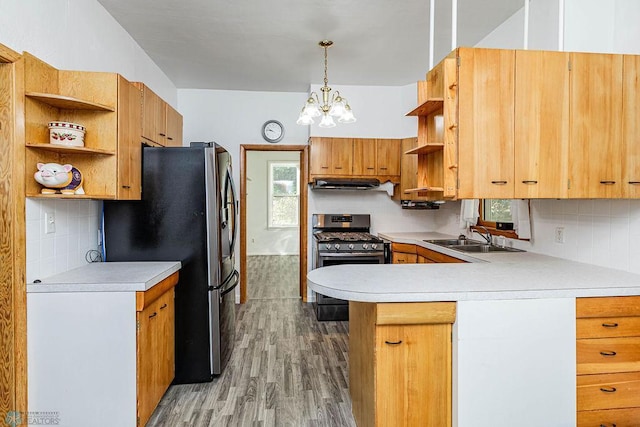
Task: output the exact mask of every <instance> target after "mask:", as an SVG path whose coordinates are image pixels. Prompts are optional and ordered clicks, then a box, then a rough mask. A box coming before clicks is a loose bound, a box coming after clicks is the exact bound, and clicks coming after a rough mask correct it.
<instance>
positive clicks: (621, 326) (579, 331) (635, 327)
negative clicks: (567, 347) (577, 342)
mask: <svg viewBox="0 0 640 427" xmlns="http://www.w3.org/2000/svg"><path fill="white" fill-rule="evenodd" d="M619 337H640V317H594V318H589V319H578V320H577V321H576V338H578V339H580V338H619Z"/></svg>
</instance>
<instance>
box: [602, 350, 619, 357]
mask: <svg viewBox="0 0 640 427" xmlns="http://www.w3.org/2000/svg"><path fill="white" fill-rule="evenodd" d="M600 354H601V355H602V356H604V357H613V356H615V355H616V354H618V353H616V352H615V351H601V352H600Z"/></svg>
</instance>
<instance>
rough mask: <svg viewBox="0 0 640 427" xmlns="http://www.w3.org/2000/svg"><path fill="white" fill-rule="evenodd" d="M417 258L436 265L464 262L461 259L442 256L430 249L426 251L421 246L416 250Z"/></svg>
mask: <svg viewBox="0 0 640 427" xmlns="http://www.w3.org/2000/svg"><path fill="white" fill-rule="evenodd" d="M417 252H418V256H422V257H424V258H426V259H427V260H429V261H431V262H437V263H454V262H466V261H463V260H461V259H458V258H455V257H452V256H449V255H445V254H442V253H440V252H437V251H432V250H431V249H426V248H423V247H421V246H418V248H417Z"/></svg>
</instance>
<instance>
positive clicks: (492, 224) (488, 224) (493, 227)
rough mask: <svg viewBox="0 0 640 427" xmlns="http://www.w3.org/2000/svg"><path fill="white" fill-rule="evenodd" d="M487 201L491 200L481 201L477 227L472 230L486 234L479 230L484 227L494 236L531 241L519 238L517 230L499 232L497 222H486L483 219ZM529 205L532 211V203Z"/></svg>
mask: <svg viewBox="0 0 640 427" xmlns="http://www.w3.org/2000/svg"><path fill="white" fill-rule="evenodd" d="M485 200H489V199H480V203H479V204H478V210H479V213H478V223H477V225H475V226H473V225H472V226H471V229H472V230H476V231H478V232H484V230H483V229H481V228H479V227H484V228H486V229H487V230H488V231H489V233H490V234H491V235H492V236H504V237H507V238H509V239H517V240H526V241H528V240H530V239H521V238H520V237H518V233H517V232H516V231H515V230H498V229H497V228H496V222H495V221H485V220H484V218H483V216H482V215H483V209H482V207H483V205H484V201H485ZM527 203H529V210H531V201H530V200H529V201H528V202H527Z"/></svg>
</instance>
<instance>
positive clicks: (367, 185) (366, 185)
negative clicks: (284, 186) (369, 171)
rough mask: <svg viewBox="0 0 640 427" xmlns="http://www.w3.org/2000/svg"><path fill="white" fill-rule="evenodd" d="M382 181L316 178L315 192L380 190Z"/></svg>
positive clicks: (314, 182) (313, 186)
mask: <svg viewBox="0 0 640 427" xmlns="http://www.w3.org/2000/svg"><path fill="white" fill-rule="evenodd" d="M379 186H380V181H378V180H377V179H374V178H371V179H370V178H314V180H313V185H312V186H311V188H313V189H314V190H371V189H372V188H378V187H379Z"/></svg>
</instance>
